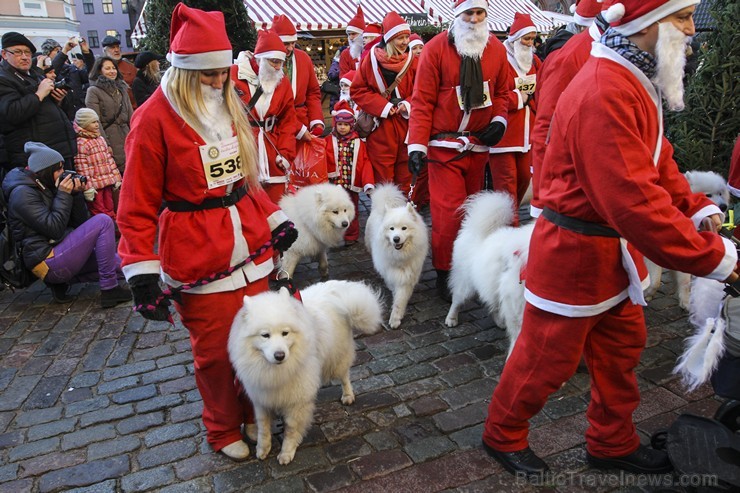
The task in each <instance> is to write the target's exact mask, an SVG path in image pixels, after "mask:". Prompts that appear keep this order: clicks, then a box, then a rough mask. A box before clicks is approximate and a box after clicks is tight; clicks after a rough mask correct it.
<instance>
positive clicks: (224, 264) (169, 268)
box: [118, 84, 287, 293]
mask: <svg viewBox="0 0 740 493" xmlns="http://www.w3.org/2000/svg"><path fill="white" fill-rule="evenodd" d="M163 85H164V84H163ZM205 144H206V141H205V140H204V139H203V137H201V136H200V135H199V134H198V133H197V132H195V131H194V130H193V129H192V128H191V127H190V126H188V125H187V124H186V123H185V122H184V121H183V119H182V118H181V117H180V116H179V115H178V114H177V113H176V112H175V110H174V109H173V107H172V105H171V104H170V102H169V100H168V99H167V97H166V96H165V94H164V92H163V91H162V86H160V87H159V88H157V90H156V91H155V92H154V94H153V95H152V97H151V98H150V99H149V100H148V101H147V110H146V111H137V112H135V113H134V116H133V118H132V119H131V132H130V133H129V136H128V138H127V139H126V153H127V154H126V157H127V159H126V180H124V181H125V183H124V185H123V187H122V188H121V198H120V203H119V206H118V226H119V228H120V230H121V242H120V244H119V247H118V252H119V254H120V255H121V258H122V260H123V272H124V274H125V276H126V278H127V279H130V278H131V277H132V276H135V275H138V274H160V270H161V272H162V274H163V276H164V279H165V281H166V282H167V284H169V285H171V286H178V285H180V284H181V283H187V282H192V281H195V280H196V279H200V278H203V277H206V276H209V275H211V274H213V273H215V272H220V271H223V270H226V269H228V268H229V267H230V266H232V265H236V264H237V263H239V262H240V261H242V260H244V259H245V258H247V256H249V255H250V253H252V252H254V251H256V250H257V249H258V248H260V247H261V246H262V245H264V244H265V243H266V242H267V241H268V240H269V239H270V237H271V234H272V233H271V230H272V229H274V228H275V227H276V226H278V225H279V224H280V223H282V222H283V221H285V220H286V219H287V218H286V216H285V214H283V212H282V211H281V210H280V209H279V208H278V207H277V206H276V205H275V204H273V203H272V201H271V200H270V199H269V197H268V196H267V194H266V193H265V192H264V191H263V190H262V189H261V188H258V187H256V188H251V189H250V190H249V191H248V193H247V195H246V196H245V197H243V198H242V199H241V200H240V201H239V202H237V203H236V204H235V205H233V206H231V207H219V208H217V209H207V210H201V211H195V212H172V211H170V210H169V209H165V210H164V211H163V212H162V213H161V214H160V213H159V210H160V207H161V206H162V201H163V200H165V201H187V202H191V203H194V204H200V203H201V202H202V201H203V200H205V199H210V198H217V197H223V196H224V195H225V194H226V191H227V187H226V186H221V187H218V188H214V189H209V188H208V185H207V181H206V176H205V173H206V171H205V169H204V165H203V162H202V160H201V146H204V145H205ZM208 144H212V142H208ZM242 184H243V180H240V181H238V182H236V183H234V184H233V185H234V188H236V187H239V186H241V185H242ZM157 232H159V238H157ZM235 232H237V234H235ZM272 269H273V262H272V250H271V249H267V251H265V252H264V253H263V254H262V255H260V256H259V257H258V258H257V259H256V260H255V261H253V262H251V263H249V264H247V265H246V266H245V267H243V268H242V269H240V270H238V271H235V272H234V273H233V274H232V275H231V276H229V277H227V278H225V279H221V280H219V281H215V282H212V283H210V284H207V285H205V286H202V287H199V288H196V289H193V290H190V291H189V292H191V293H211V292H221V291H232V290H235V289H238V288H240V287H243V286H245V285H246V284H247V283H248V282H253V281H255V280H257V279H261V278H264V277H265V276H267V275H269V274H270V272H272Z"/></svg>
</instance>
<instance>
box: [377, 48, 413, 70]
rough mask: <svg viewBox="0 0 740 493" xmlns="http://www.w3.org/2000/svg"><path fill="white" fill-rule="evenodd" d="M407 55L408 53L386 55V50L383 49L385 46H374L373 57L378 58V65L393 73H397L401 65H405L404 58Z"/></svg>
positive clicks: (401, 68)
mask: <svg viewBox="0 0 740 493" xmlns="http://www.w3.org/2000/svg"><path fill="white" fill-rule="evenodd" d="M408 56H409V54H408V53H401V54H400V55H393V56H388V52H386V51H385V48H377V47H376V48H375V57H376V58H377V59H378V63H380V66H381V67H383V68H384V69H386V70H390V71H391V72H395V73H399V72H401V70H403V66H404V65H406V58H407V57H408Z"/></svg>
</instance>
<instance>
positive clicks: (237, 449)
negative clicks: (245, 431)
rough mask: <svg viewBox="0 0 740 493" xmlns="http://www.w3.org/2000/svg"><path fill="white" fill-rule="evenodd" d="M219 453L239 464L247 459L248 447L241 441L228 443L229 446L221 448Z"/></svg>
mask: <svg viewBox="0 0 740 493" xmlns="http://www.w3.org/2000/svg"><path fill="white" fill-rule="evenodd" d="M219 452H221V453H222V454H224V455H225V456H226V457H228V458H229V459H231V460H233V461H236V462H241V461H243V460H247V458H249V447H248V446H247V444H246V443H244V442H243V441H241V440H238V441H236V442H234V443H230V444H229V445H227V446H225V447H224V448H222V449H221V450H220V451H219Z"/></svg>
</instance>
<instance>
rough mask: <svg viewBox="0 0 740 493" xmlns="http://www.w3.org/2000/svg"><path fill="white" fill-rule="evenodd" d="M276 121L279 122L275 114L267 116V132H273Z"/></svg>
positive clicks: (265, 124) (265, 126) (265, 127)
mask: <svg viewBox="0 0 740 493" xmlns="http://www.w3.org/2000/svg"><path fill="white" fill-rule="evenodd" d="M275 122H277V118H275V117H274V116H271V117H269V118H265V121H264V124H263V125H264V127H263V128H264V129H265V132H272V129H273V128H274V127H275Z"/></svg>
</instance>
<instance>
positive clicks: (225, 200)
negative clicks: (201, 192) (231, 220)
mask: <svg viewBox="0 0 740 493" xmlns="http://www.w3.org/2000/svg"><path fill="white" fill-rule="evenodd" d="M246 194H247V187H246V185H245V186H241V187H239V188H237V189H236V190H233V191H232V192H231V193H229V194H226V195H224V196H223V197H215V198H212V199H205V200H204V201H203V202H201V203H200V204H194V203H192V202H188V201H186V200H178V201H169V200H168V201H167V202H165V203H166V204H167V208H168V209H169V210H171V211H172V212H194V211H203V210H206V209H218V208H221V207H223V208H226V207H231V206H232V205H234V204H236V203H237V202H239V201H240V200H241V199H242V198H244V196H245V195H246Z"/></svg>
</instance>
